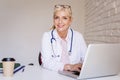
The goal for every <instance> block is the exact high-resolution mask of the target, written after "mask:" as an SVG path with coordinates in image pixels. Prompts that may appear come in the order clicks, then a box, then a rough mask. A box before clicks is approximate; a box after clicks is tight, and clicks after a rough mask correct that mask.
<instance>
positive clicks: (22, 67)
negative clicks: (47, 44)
mask: <svg viewBox="0 0 120 80" xmlns="http://www.w3.org/2000/svg"><path fill="white" fill-rule="evenodd" d="M24 67H25V66H21V67H20V68H18V69H16V70H15V71H14V74H15V73H16V72H18V71H19V70H21V69H23V70H22V72H24Z"/></svg>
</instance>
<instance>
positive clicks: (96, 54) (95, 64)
mask: <svg viewBox="0 0 120 80" xmlns="http://www.w3.org/2000/svg"><path fill="white" fill-rule="evenodd" d="M59 73H60V74H63V75H66V76H70V77H73V78H76V79H80V80H81V79H91V78H100V77H107V76H115V75H118V74H119V73H120V44H90V45H89V46H88V49H87V52H86V56H85V59H84V62H83V66H82V68H81V71H80V74H79V73H78V74H77V75H76V74H75V73H76V72H70V71H59Z"/></svg>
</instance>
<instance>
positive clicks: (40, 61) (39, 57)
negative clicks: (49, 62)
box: [38, 52, 42, 65]
mask: <svg viewBox="0 0 120 80" xmlns="http://www.w3.org/2000/svg"><path fill="white" fill-rule="evenodd" d="M38 62H39V65H41V64H42V58H41V52H40V53H39V56H38Z"/></svg>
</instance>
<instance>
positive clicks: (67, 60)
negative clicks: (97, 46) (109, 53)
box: [41, 5, 87, 72]
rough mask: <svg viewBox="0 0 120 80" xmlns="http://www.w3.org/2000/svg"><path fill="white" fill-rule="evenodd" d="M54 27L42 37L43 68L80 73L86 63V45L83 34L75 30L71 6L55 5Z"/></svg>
mask: <svg viewBox="0 0 120 80" xmlns="http://www.w3.org/2000/svg"><path fill="white" fill-rule="evenodd" d="M53 23H54V24H53V27H52V30H50V31H49V32H45V33H44V34H43V37H42V47H41V48H42V49H41V54H42V66H43V67H44V68H46V69H49V70H53V71H59V70H61V71H62V70H67V71H68V70H69V71H79V72H80V69H81V67H82V63H83V61H84V56H85V52H86V49H87V47H86V43H85V41H84V38H83V36H82V34H80V33H79V32H77V31H75V30H73V29H72V28H71V27H70V25H71V23H72V10H71V6H69V5H55V7H54V14H53Z"/></svg>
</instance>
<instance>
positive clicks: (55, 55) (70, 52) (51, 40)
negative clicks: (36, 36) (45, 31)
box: [50, 28, 73, 58]
mask: <svg viewBox="0 0 120 80" xmlns="http://www.w3.org/2000/svg"><path fill="white" fill-rule="evenodd" d="M70 30H71V33H72V35H71V43H70V49H69V51H68V54H69V55H71V54H72V43H73V30H72V29H71V28H70ZM53 32H54V29H53V30H52V31H51V39H50V42H51V46H52V51H53V54H52V57H54V58H56V57H60V55H57V54H55V52H54V48H53V41H56V39H55V38H54V35H53Z"/></svg>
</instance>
